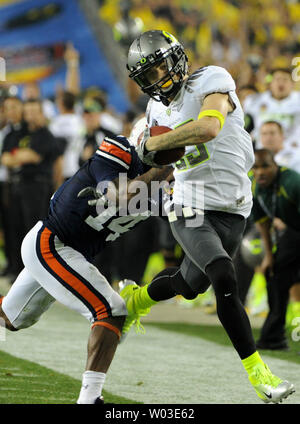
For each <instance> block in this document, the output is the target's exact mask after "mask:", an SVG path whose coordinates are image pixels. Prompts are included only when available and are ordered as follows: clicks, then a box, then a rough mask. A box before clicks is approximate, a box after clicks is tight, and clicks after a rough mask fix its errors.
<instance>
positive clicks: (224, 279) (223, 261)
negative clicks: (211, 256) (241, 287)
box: [206, 258, 238, 297]
mask: <svg viewBox="0 0 300 424" xmlns="http://www.w3.org/2000/svg"><path fill="white" fill-rule="evenodd" d="M206 273H207V276H208V278H209V279H210V281H211V284H212V286H213V288H214V291H215V294H216V296H225V297H226V295H228V294H231V295H237V294H238V288H237V280H236V276H235V270H234V267H233V264H232V261H231V259H229V258H220V259H217V260H215V261H214V262H212V263H211V264H209V265H208V266H207V267H206Z"/></svg>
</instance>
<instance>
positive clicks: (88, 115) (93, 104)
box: [80, 97, 114, 164]
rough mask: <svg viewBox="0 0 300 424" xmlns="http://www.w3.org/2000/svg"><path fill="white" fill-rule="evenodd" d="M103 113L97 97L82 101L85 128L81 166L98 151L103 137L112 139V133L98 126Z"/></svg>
mask: <svg viewBox="0 0 300 424" xmlns="http://www.w3.org/2000/svg"><path fill="white" fill-rule="evenodd" d="M102 111H103V103H102V99H101V98H99V97H87V98H86V99H84V101H83V119H84V123H85V128H86V135H85V144H84V148H83V151H82V153H81V157H80V159H81V161H80V163H81V164H82V163H83V162H85V161H86V160H88V159H89V158H90V157H91V156H92V155H93V154H94V153H95V151H96V150H97V149H98V147H99V145H100V144H101V143H102V141H103V138H104V137H106V136H107V137H113V136H114V133H113V132H112V131H110V130H108V129H106V128H103V127H102V126H101V124H100V122H101V119H100V117H101V113H102Z"/></svg>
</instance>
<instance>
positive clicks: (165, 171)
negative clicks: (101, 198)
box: [106, 166, 173, 205]
mask: <svg viewBox="0 0 300 424" xmlns="http://www.w3.org/2000/svg"><path fill="white" fill-rule="evenodd" d="M172 172H173V168H172V167H171V166H164V167H163V168H161V169H158V168H151V169H150V170H149V171H147V172H145V174H142V175H140V176H139V177H136V178H134V179H133V180H130V179H127V181H126V182H124V183H123V184H122V182H123V181H124V180H120V179H118V178H117V179H116V180H114V181H113V182H114V186H115V187H116V190H117V204H122V205H125V204H128V203H129V202H130V200H131V199H132V198H133V197H134V196H136V194H137V192H138V191H139V190H140V183H141V182H143V183H145V184H146V185H147V189H148V193H149V196H148V197H150V184H151V182H152V181H158V182H160V181H164V180H167V178H168V177H169V176H170V174H171V173H172ZM120 182H121V184H122V185H121V184H120ZM106 196H107V198H108V199H110V197H111V198H112V200H114V199H115V197H114V196H115V193H110V192H109V189H108V191H107V194H106Z"/></svg>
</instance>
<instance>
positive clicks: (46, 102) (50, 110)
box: [22, 81, 57, 121]
mask: <svg viewBox="0 0 300 424" xmlns="http://www.w3.org/2000/svg"><path fill="white" fill-rule="evenodd" d="M22 98H23V101H25V102H26V101H27V100H39V101H40V102H41V104H42V108H43V114H44V116H45V118H46V119H47V120H48V121H50V120H51V119H53V118H54V117H55V115H56V114H57V111H56V108H55V104H54V102H53V101H52V100H50V99H44V98H43V97H42V94H41V89H40V86H39V84H38V82H37V81H33V82H28V83H26V84H24V87H23V92H22Z"/></svg>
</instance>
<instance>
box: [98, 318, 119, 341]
mask: <svg viewBox="0 0 300 424" xmlns="http://www.w3.org/2000/svg"><path fill="white" fill-rule="evenodd" d="M96 325H100V326H102V327H106V328H108V329H109V330H111V331H113V332H114V333H116V335H117V336H118V337H119V338H120V337H121V331H120V330H119V329H118V328H117V327H115V326H114V325H112V324H109V323H108V322H105V321H96V322H94V324H93V325H92V328H94V327H95V326H96Z"/></svg>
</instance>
